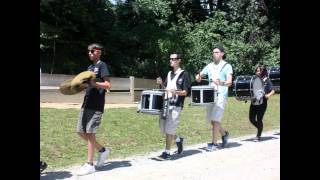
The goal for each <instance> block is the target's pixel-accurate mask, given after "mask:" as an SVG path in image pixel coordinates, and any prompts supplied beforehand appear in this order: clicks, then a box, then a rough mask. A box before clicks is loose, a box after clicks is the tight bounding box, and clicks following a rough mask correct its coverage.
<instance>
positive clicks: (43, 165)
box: [40, 161, 48, 173]
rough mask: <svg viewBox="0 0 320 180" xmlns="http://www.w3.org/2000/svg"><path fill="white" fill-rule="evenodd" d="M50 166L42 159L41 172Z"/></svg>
mask: <svg viewBox="0 0 320 180" xmlns="http://www.w3.org/2000/svg"><path fill="white" fill-rule="evenodd" d="M47 167H48V165H47V163H46V162H44V161H40V173H41V172H42V171H44V170H45V169H46V168H47Z"/></svg>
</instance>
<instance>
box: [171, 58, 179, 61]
mask: <svg viewBox="0 0 320 180" xmlns="http://www.w3.org/2000/svg"><path fill="white" fill-rule="evenodd" d="M176 60H178V58H170V61H176Z"/></svg>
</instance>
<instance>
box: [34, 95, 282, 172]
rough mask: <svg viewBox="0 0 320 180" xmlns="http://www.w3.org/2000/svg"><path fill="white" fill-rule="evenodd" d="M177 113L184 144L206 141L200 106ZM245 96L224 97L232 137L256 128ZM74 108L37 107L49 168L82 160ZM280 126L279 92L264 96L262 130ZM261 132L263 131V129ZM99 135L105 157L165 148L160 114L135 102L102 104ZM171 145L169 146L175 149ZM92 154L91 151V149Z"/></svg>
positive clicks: (208, 134) (83, 148) (82, 144)
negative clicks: (129, 104)
mask: <svg viewBox="0 0 320 180" xmlns="http://www.w3.org/2000/svg"><path fill="white" fill-rule="evenodd" d="M187 103H189V99H186V104H185V107H184V109H183V111H182V113H181V117H180V124H179V127H178V129H177V134H178V135H182V136H183V137H184V138H185V145H191V144H198V143H206V142H208V141H209V140H210V139H211V127H210V126H209V124H208V123H207V122H206V119H205V107H199V106H192V107H190V106H188V105H187ZM249 106H250V102H248V103H244V102H243V101H237V100H236V99H235V98H234V97H229V98H228V103H227V105H226V109H225V113H224V117H223V119H222V126H223V127H224V128H226V129H227V130H228V131H229V132H230V135H231V137H238V136H241V135H246V134H254V133H256V129H255V128H254V126H253V125H251V124H250V122H249V120H248V113H249ZM78 114H79V110H78V109H53V108H41V109H40V117H41V118H40V119H41V120H40V135H41V136H40V153H41V157H40V158H41V160H44V161H46V162H47V163H48V164H49V166H50V167H49V168H61V167H65V166H70V165H73V164H79V163H83V162H84V161H86V156H87V144H86V142H85V141H83V140H82V139H80V137H79V136H78V135H77V134H76V131H75V130H76V124H77V118H78ZM277 128H280V94H276V95H274V96H272V97H271V99H270V100H269V101H268V108H267V111H266V114H265V116H264V131H267V130H272V129H277ZM262 135H263V134H262ZM97 139H98V141H99V142H100V143H101V144H102V145H105V146H107V147H110V148H111V153H110V158H124V157H128V156H130V155H138V154H144V153H147V152H151V151H157V150H160V149H163V148H164V143H165V141H164V137H163V136H162V135H161V134H160V130H159V118H158V116H155V115H149V114H141V113H137V112H136V108H116V109H106V110H105V112H104V115H103V119H102V123H101V125H100V127H99V130H98V133H97ZM175 148H176V147H175V146H174V145H173V146H172V150H175ZM95 155H96V154H95Z"/></svg>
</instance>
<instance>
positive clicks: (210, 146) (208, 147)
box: [207, 143, 218, 152]
mask: <svg viewBox="0 0 320 180" xmlns="http://www.w3.org/2000/svg"><path fill="white" fill-rule="evenodd" d="M215 150H218V145H215V144H213V143H208V146H207V151H210V152H211V151H215Z"/></svg>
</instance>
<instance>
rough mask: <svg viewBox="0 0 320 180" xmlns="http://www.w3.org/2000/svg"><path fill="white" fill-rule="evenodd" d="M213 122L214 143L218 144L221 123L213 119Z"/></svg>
mask: <svg viewBox="0 0 320 180" xmlns="http://www.w3.org/2000/svg"><path fill="white" fill-rule="evenodd" d="M211 124H212V142H213V144H218V143H217V142H218V136H219V131H220V123H219V122H216V121H211Z"/></svg>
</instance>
